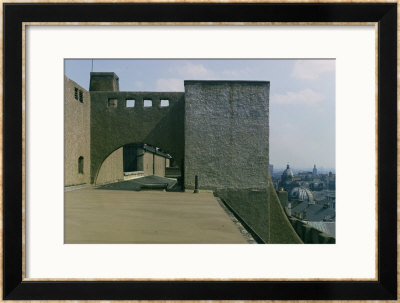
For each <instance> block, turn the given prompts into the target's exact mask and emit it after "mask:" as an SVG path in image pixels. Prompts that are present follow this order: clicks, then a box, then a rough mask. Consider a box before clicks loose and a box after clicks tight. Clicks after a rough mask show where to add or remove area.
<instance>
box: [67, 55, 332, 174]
mask: <svg viewBox="0 0 400 303" xmlns="http://www.w3.org/2000/svg"><path fill="white" fill-rule="evenodd" d="M91 68H92V60H83V59H81V60H77V59H73V60H72V59H71V60H65V74H66V76H67V77H69V78H70V79H72V80H74V81H75V82H77V83H78V84H80V85H81V86H83V87H84V88H86V89H89V78H90V71H91ZM93 71H94V72H115V73H116V74H117V75H118V76H119V85H120V91H182V92H183V91H184V87H183V80H259V81H270V85H271V90H270V163H271V164H273V165H274V168H275V169H279V168H283V167H285V166H286V164H287V163H289V164H290V165H291V167H293V168H297V169H309V170H312V167H313V165H314V163H315V164H316V165H317V168H322V167H324V168H325V169H327V170H329V169H332V170H334V168H335V61H334V60H264V59H262V60H258V59H257V60H242V59H240V60H147V59H146V60H128V59H127V60H121V59H118V60H98V59H96V60H94V62H93Z"/></svg>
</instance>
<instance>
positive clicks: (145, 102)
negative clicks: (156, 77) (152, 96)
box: [143, 100, 153, 107]
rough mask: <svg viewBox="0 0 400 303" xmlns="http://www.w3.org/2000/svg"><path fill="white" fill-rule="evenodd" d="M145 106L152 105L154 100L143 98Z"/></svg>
mask: <svg viewBox="0 0 400 303" xmlns="http://www.w3.org/2000/svg"><path fill="white" fill-rule="evenodd" d="M143 106H144V107H152V106H153V101H152V100H143Z"/></svg>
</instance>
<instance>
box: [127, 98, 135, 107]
mask: <svg viewBox="0 0 400 303" xmlns="http://www.w3.org/2000/svg"><path fill="white" fill-rule="evenodd" d="M126 107H135V100H133V99H126Z"/></svg>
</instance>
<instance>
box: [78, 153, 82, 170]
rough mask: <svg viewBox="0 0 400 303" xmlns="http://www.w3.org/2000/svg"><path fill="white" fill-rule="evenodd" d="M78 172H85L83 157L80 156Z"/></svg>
mask: <svg viewBox="0 0 400 303" xmlns="http://www.w3.org/2000/svg"><path fill="white" fill-rule="evenodd" d="M78 173H79V174H83V157H82V156H80V157H79V158H78Z"/></svg>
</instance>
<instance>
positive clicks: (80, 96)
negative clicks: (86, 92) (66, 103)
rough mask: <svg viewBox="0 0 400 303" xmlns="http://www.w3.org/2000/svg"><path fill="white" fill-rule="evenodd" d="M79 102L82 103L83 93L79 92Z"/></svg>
mask: <svg viewBox="0 0 400 303" xmlns="http://www.w3.org/2000/svg"><path fill="white" fill-rule="evenodd" d="M79 102H81V103H83V92H82V91H81V90H79Z"/></svg>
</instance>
